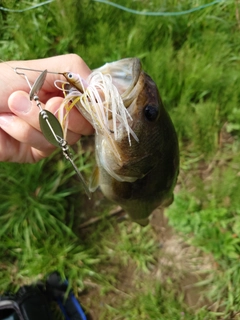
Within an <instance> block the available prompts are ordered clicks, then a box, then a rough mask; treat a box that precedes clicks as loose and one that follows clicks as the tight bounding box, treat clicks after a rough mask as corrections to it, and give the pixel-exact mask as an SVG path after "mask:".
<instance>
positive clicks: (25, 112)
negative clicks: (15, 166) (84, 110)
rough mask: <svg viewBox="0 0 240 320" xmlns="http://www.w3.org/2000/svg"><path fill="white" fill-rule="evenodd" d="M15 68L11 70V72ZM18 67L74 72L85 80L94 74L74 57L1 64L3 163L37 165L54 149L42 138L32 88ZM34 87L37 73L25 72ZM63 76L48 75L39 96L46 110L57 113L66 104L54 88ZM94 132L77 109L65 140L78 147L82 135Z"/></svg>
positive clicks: (0, 157)
mask: <svg viewBox="0 0 240 320" xmlns="http://www.w3.org/2000/svg"><path fill="white" fill-rule="evenodd" d="M11 67H12V68H11ZM15 67H24V68H32V69H37V70H45V69H48V70H49V71H54V72H66V71H72V72H74V73H78V74H80V76H81V77H82V78H83V79H86V78H87V77H88V75H89V74H90V73H91V70H90V69H89V67H88V66H87V65H86V63H85V62H84V61H83V60H82V59H81V58H80V57H79V56H77V55H75V54H67V55H63V56H56V57H52V58H46V59H40V60H29V61H10V62H7V63H4V62H2V63H0V97H1V99H0V162H1V161H9V162H20V163H23V162H28V163H34V162H37V161H39V160H41V159H43V158H45V157H47V156H49V155H50V154H51V153H52V152H53V151H54V150H55V147H54V146H53V145H51V144H50V143H49V142H48V141H47V140H46V139H45V137H44V136H43V134H42V132H41V130H40V126H39V120H38V116H39V109H38V107H37V106H36V102H34V101H30V100H29V90H30V89H29V86H28V84H27V82H26V80H25V78H24V77H22V76H20V75H17V74H16V73H15V71H14V68H15ZM23 72H24V73H25V74H26V75H27V77H28V79H29V81H30V83H31V84H33V83H34V81H35V80H36V79H37V77H38V76H39V73H38V72H28V71H23ZM57 79H62V80H63V77H62V76H61V75H56V74H48V75H47V78H46V81H45V82H44V85H43V87H42V89H41V91H40V92H39V93H38V96H39V98H40V101H41V105H42V108H43V109H47V110H49V111H51V112H52V113H54V114H55V113H56V111H57V110H58V108H59V106H60V105H61V102H62V100H63V97H62V93H61V91H60V90H59V89H57V88H56V87H55V86H54V81H55V80H57ZM93 132H94V130H93V128H92V126H91V125H90V123H89V122H88V121H87V120H86V119H85V118H84V117H83V116H82V115H81V114H80V113H79V111H77V110H76V109H75V108H74V109H72V110H71V112H70V116H69V126H68V132H67V138H66V140H67V141H68V143H69V144H70V145H71V144H74V143H76V142H77V141H78V140H79V139H80V137H81V135H89V134H92V133H93Z"/></svg>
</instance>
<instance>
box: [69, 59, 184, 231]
mask: <svg viewBox="0 0 240 320" xmlns="http://www.w3.org/2000/svg"><path fill="white" fill-rule="evenodd" d="M99 74H100V75H105V76H107V77H109V81H110V82H111V83H112V85H113V88H114V90H115V88H116V89H117V93H118V95H117V98H116V92H115V93H114V92H112V91H111V93H112V95H111V94H109V93H107V94H106V93H104V86H99V87H98V88H97V92H95V96H94V97H95V98H94V99H91V96H90V94H89V93H88V94H85V95H84V94H83V96H84V99H77V100H75V101H74V99H73V98H74V97H76V96H77V91H78V92H80V94H82V93H84V90H85V89H86V90H87V88H88V81H87V83H82V82H81V81H79V80H78V79H77V78H76V77H74V76H73V74H71V73H66V74H65V77H66V79H67V80H68V82H69V83H70V85H71V86H72V90H70V93H69V94H68V96H67V99H68V101H69V100H70V99H71V101H73V102H74V103H75V105H76V107H77V108H78V110H79V111H80V112H81V113H82V114H83V115H84V117H86V118H87V119H88V120H89V121H90V123H91V124H92V125H93V126H94V128H95V129H96V138H95V139H96V141H95V142H96V162H97V168H96V170H95V171H94V174H93V178H92V182H91V186H90V188H91V190H92V191H94V190H95V189H96V188H97V187H98V186H100V188H101V190H102V192H103V194H104V195H105V196H106V197H107V198H108V199H110V200H111V201H113V202H115V203H117V204H119V205H120V206H121V207H122V208H123V209H124V210H125V211H126V212H127V213H128V214H129V216H130V217H131V219H132V220H133V221H135V222H137V223H139V224H140V225H142V226H144V225H147V224H148V217H149V215H150V214H151V213H152V211H153V210H154V209H156V208H157V207H159V206H162V207H166V206H168V205H170V204H171V203H172V201H173V189H174V187H175V184H176V181H177V176H178V171H179V149H178V139H177V135H176V132H175V129H174V126H173V123H172V121H171V119H170V117H169V115H168V113H167V111H166V110H165V109H164V106H163V103H162V100H161V98H160V95H159V93H158V89H157V87H156V84H155V83H154V81H153V80H152V79H151V78H150V76H149V75H147V74H146V73H145V72H144V71H143V70H142V67H141V63H140V60H139V59H137V58H128V59H123V60H119V61H116V62H112V63H107V64H105V65H104V66H102V67H100V68H98V69H96V70H94V72H93V75H92V77H93V76H94V75H99ZM91 79H92V78H91ZM89 82H90V83H91V80H89ZM84 87H85V89H84ZM106 87H108V86H106ZM105 89H106V88H105ZM103 93H104V97H102V95H103ZM101 99H102V100H103V101H104V102H103V104H102V110H100V111H99V101H100V100H101ZM113 99H115V100H114V101H113ZM89 101H90V107H89ZM86 104H87V105H88V107H86ZM101 112H102V113H104V116H101V114H100V113H101ZM99 119H100V120H99Z"/></svg>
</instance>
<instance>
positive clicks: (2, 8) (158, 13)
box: [0, 0, 224, 17]
mask: <svg viewBox="0 0 240 320" xmlns="http://www.w3.org/2000/svg"><path fill="white" fill-rule="evenodd" d="M53 1H55V0H47V1H44V2H41V3H38V4H36V5H34V6H31V7H28V8H25V9H8V8H5V7H1V6H0V10H2V11H7V12H25V11H28V10H32V9H36V8H38V7H41V6H43V5H45V4H49V3H51V2H53ZM93 1H95V2H100V3H103V4H107V5H109V6H113V7H115V8H118V9H120V10H123V11H127V12H130V13H133V14H139V15H143V16H163V17H164V16H165V17H170V16H180V15H184V14H189V13H192V12H195V11H199V10H202V9H205V8H207V7H210V6H213V5H214V4H217V3H220V2H223V1H224V0H215V1H212V2H210V3H207V4H203V5H201V6H198V7H196V8H192V9H189V10H184V11H175V12H160V11H159V12H150V11H138V10H134V9H130V8H127V7H124V6H121V5H120V4H117V3H115V2H111V1H107V0H93Z"/></svg>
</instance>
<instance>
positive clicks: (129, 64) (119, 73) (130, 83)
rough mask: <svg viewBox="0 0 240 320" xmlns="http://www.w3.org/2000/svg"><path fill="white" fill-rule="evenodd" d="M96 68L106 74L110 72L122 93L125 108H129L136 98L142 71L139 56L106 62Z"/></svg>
mask: <svg viewBox="0 0 240 320" xmlns="http://www.w3.org/2000/svg"><path fill="white" fill-rule="evenodd" d="M96 70H97V71H99V72H101V73H102V74H105V75H106V74H110V76H111V77H112V82H113V84H114V85H115V87H116V88H117V90H118V92H119V93H120V95H121V98H122V100H123V103H124V106H125V108H128V107H129V106H130V105H131V103H132V102H133V100H134V99H135V98H136V92H135V90H134V89H135V88H136V84H137V82H138V80H139V78H140V74H141V71H142V65H141V62H140V60H139V59H138V58H126V59H122V60H119V61H114V62H110V63H106V64H105V65H104V66H102V67H100V68H98V69H96ZM96 70H95V71H96Z"/></svg>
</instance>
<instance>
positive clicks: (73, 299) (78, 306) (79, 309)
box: [69, 292, 87, 320]
mask: <svg viewBox="0 0 240 320" xmlns="http://www.w3.org/2000/svg"><path fill="white" fill-rule="evenodd" d="M69 296H70V298H71V300H72V301H73V303H74V305H75V307H76V309H77V311H78V313H79V314H80V316H81V317H82V320H87V317H86V315H85V313H84V312H83V309H82V308H81V306H80V303H79V302H78V300H77V299H76V297H75V296H74V294H73V293H72V292H71V293H70V295H69Z"/></svg>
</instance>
